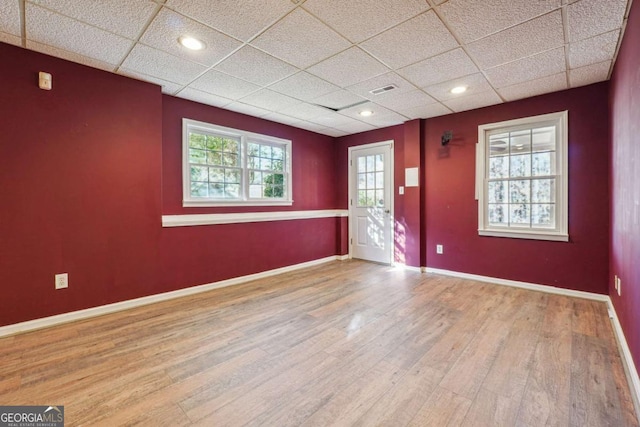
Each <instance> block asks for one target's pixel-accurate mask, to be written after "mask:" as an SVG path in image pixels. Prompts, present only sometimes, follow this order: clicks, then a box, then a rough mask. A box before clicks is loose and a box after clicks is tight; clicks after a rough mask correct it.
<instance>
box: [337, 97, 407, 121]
mask: <svg viewBox="0 0 640 427" xmlns="http://www.w3.org/2000/svg"><path fill="white" fill-rule="evenodd" d="M363 110H371V111H373V114H372V115H370V116H368V117H363V116H361V115H360V112H361V111H363ZM340 114H342V115H344V116H347V117H351V118H353V119H357V120H360V121H362V122H365V123H369V124H372V125H374V126H377V127H383V126H393V125H397V124H400V123H404V122H405V121H406V120H407V119H406V117H403V116H401V115H400V114H398V113H396V112H395V111H391V110H389V109H387V108H384V107H382V106H380V105H376V104H374V103H372V102H368V103H366V104H363V105H358V106H356V107H351V108H346V109H344V110H341V111H340Z"/></svg>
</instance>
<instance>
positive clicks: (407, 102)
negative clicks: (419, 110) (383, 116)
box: [374, 89, 436, 111]
mask: <svg viewBox="0 0 640 427" xmlns="http://www.w3.org/2000/svg"><path fill="white" fill-rule="evenodd" d="M374 102H375V103H376V104H379V105H382V106H383V107H386V108H389V109H390V110H393V111H400V110H402V109H406V108H411V107H418V106H420V105H426V104H433V103H434V102H436V100H435V99H433V98H432V97H430V96H429V95H427V94H426V93H424V92H423V91H421V90H419V89H415V90H412V91H410V92H405V93H398V94H395V95H390V96H388V97H386V98H382V99H379V100H375V99H374Z"/></svg>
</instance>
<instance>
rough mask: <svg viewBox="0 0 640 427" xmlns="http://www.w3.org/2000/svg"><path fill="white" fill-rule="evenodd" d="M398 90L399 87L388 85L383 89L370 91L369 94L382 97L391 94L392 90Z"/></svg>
mask: <svg viewBox="0 0 640 427" xmlns="http://www.w3.org/2000/svg"><path fill="white" fill-rule="evenodd" d="M394 89H398V86H396V85H394V84H390V85H386V86H383V87H379V88H378V89H373V90H370V91H369V93H370V94H372V95H380V94H382V93H386V92H389V91H390V90H394Z"/></svg>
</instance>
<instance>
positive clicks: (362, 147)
mask: <svg viewBox="0 0 640 427" xmlns="http://www.w3.org/2000/svg"><path fill="white" fill-rule="evenodd" d="M394 144H395V140H393V139H389V140H386V141H380V142H373V143H371V144H362V145H354V146H351V147H349V161H348V163H347V171H348V172H347V173H348V176H349V180H348V182H349V192H348V194H349V200H348V202H349V217H348V218H349V259H352V258H353V227H354V218H353V216H354V205H353V200H354V197H355V195H354V194H353V186H354V184H355V181H354V165H353V152H354V151H358V150H365V149H368V148H377V147H383V146H389V166H390V168H391V169H390V171H389V221H390V222H391V223H390V224H389V233H390V234H391V236H390V237H391V244H390V245H389V260H390V262H389V265H395V258H394V254H395V251H394V249H395V246H396V238H395V236H396V226H395V217H396V215H395V200H394V199H395V184H394V172H395V163H394V156H393V150H394Z"/></svg>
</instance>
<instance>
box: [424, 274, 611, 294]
mask: <svg viewBox="0 0 640 427" xmlns="http://www.w3.org/2000/svg"><path fill="white" fill-rule="evenodd" d="M424 271H425V273H433V274H442V275H443V276H452V277H459V278H461V279H470V280H477V281H478V282H487V283H493V284H496V285H503V286H511V287H514V288H521V289H527V290H530V291H538V292H545V293H548V294H556V295H565V296H569V297H576V298H584V299H589V300H594V301H603V302H607V301H609V296H608V295H602V294H596V293H593V292H585V291H576V290H573V289H566V288H558V287H556V286H550V285H539V284H536V283H528V282H519V281H517V280H509V279H500V278H497V277H488V276H481V275H478V274H470V273H461V272H458V271H451V270H442V269H439V268H432V267H426V268H425V269H424Z"/></svg>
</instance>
